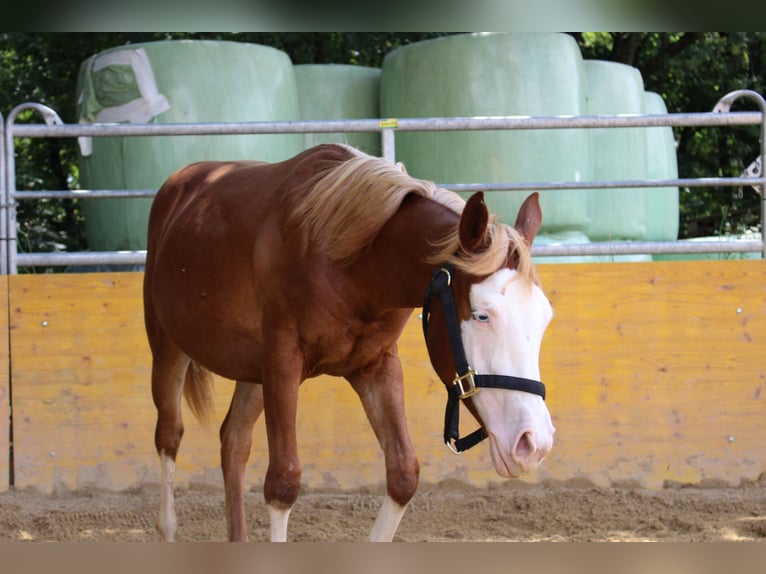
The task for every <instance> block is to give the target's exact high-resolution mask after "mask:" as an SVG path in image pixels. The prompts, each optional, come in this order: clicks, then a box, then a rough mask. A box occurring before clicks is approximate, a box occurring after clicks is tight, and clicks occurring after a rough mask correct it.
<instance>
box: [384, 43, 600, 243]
mask: <svg viewBox="0 0 766 574" xmlns="http://www.w3.org/2000/svg"><path fill="white" fill-rule="evenodd" d="M380 105H381V114H382V116H383V117H384V118H409V117H461V116H552V115H583V114H585V113H586V111H587V92H586V82H585V74H584V70H583V60H582V56H581V54H580V50H579V48H578V46H577V43H576V42H575V41H574V39H573V38H572V37H571V36H569V35H567V34H554V33H543V34H537V33H535V34H528V33H491V34H487V33H478V34H459V35H454V36H445V37H442V38H437V39H433V40H427V41H424V42H417V43H413V44H410V45H407V46H404V47H401V48H398V49H396V50H393V51H391V52H389V53H388V54H387V55H386V57H385V59H384V62H383V66H382V74H381V94H380ZM589 150H590V138H589V135H588V134H587V131H586V130H536V131H528V130H502V131H484V132H479V131H459V132H444V131H443V132H401V133H397V134H396V158H397V160H398V161H402V162H404V164H405V166H406V168H407V171H408V172H409V173H410V174H411V175H414V176H416V177H422V178H426V179H431V180H434V181H436V182H438V183H483V182H494V183H501V182H550V181H586V180H590V179H592V168H591V162H590V153H589ZM526 195H527V194H526V193H524V192H491V193H488V194H487V202H488V204H489V206H490V208H491V209H492V210H493V211H495V212H496V213H499V214H500V215H501V217H502V220H503V221H506V222H510V223H512V222H513V221H514V220H515V217H516V213H517V211H518V208H519V206H520V205H521V202H522V201H523V200H524V198H525V197H526ZM541 204H542V209H543V213H544V214H545V216H544V219H543V231H544V232H555V231H558V230H577V229H584V228H586V227H587V226H588V225H589V224H590V221H591V192H590V191H589V190H575V191H571V190H567V191H564V190H546V191H543V192H542V193H541Z"/></svg>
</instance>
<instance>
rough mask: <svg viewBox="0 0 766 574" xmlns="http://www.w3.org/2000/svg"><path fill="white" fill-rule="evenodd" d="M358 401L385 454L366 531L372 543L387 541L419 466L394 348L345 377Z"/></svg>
mask: <svg viewBox="0 0 766 574" xmlns="http://www.w3.org/2000/svg"><path fill="white" fill-rule="evenodd" d="M348 380H349V382H350V383H351V385H352V386H353V387H354V390H355V391H356V392H357V394H358V395H359V398H360V399H361V401H362V405H363V406H364V410H365V412H366V413H367V418H368V419H369V421H370V425H371V426H372V429H373V430H374V431H375V436H376V437H377V439H378V442H379V443H380V446H381V448H382V449H383V453H384V455H385V463H386V497H385V498H384V500H383V505H382V506H381V508H380V511H379V512H378V516H377V518H376V519H375V524H374V525H373V527H372V531H371V532H370V540H371V541H373V542H376V541H378V542H385V541H391V540H393V538H394V534H395V533H396V530H397V528H398V527H399V522H400V521H401V519H402V516H404V512H405V510H406V509H407V505H408V504H409V502H410V500H411V499H412V497H413V496H414V495H415V491H416V490H417V487H418V476H419V465H418V460H417V458H416V456H415V451H414V449H413V448H412V443H411V441H410V437H409V432H408V430H407V421H406V419H405V416H404V389H403V381H402V368H401V364H400V362H399V358H398V356H397V354H396V352H395V351H393V352H391V353H388V354H386V355H384V356H383V357H382V359H381V361H380V362H379V363H378V364H377V365H375V366H374V367H372V368H368V369H366V370H365V371H363V372H361V373H359V374H357V375H356V376H354V377H349V378H348Z"/></svg>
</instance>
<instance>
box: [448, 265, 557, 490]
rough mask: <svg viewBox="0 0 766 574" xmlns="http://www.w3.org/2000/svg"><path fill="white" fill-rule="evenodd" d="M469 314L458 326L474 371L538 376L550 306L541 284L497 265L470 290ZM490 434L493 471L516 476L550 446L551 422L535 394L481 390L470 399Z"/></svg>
mask: <svg viewBox="0 0 766 574" xmlns="http://www.w3.org/2000/svg"><path fill="white" fill-rule="evenodd" d="M470 299H471V308H472V310H473V311H474V316H473V317H472V318H471V319H469V320H467V321H463V323H462V325H461V331H462V337H463V344H464V345H465V351H466V358H467V359H468V362H469V364H470V365H471V366H472V367H473V369H474V370H476V372H477V373H484V374H494V375H510V376H517V377H524V378H527V379H534V380H540V345H541V344H542V339H543V334H544V333H545V329H546V327H547V326H548V323H549V322H550V320H551V318H552V317H553V310H552V308H551V304H550V302H549V301H548V299H547V298H546V297H545V295H544V294H543V292H542V290H541V289H540V287H538V286H537V285H530V284H528V283H527V282H526V281H524V280H522V279H521V278H519V277H518V274H517V272H516V271H513V270H510V269H501V270H500V271H497V272H496V273H494V274H492V275H490V276H489V277H488V278H487V279H485V280H484V281H482V282H481V283H477V284H476V285H474V286H473V287H472V288H471V293H470ZM472 400H473V403H474V405H475V406H476V410H477V411H478V413H479V416H480V417H481V419H482V421H483V423H484V427H485V428H486V430H487V432H488V434H489V438H490V452H491V455H492V461H493V464H494V465H495V470H496V471H497V472H498V474H500V475H502V476H507V477H510V476H518V475H520V474H522V473H525V472H528V471H530V470H532V469H534V468H535V467H537V465H538V464H540V462H541V461H542V459H543V457H545V455H546V454H548V452H549V451H550V449H551V447H552V446H553V433H554V432H555V429H554V428H553V423H552V422H551V416H550V413H549V412H548V408H547V407H546V405H545V401H543V400H542V398H541V397H538V396H537V395H533V394H530V393H525V392H521V391H508V390H504V389H481V392H479V393H477V394H476V395H474V396H473V398H472Z"/></svg>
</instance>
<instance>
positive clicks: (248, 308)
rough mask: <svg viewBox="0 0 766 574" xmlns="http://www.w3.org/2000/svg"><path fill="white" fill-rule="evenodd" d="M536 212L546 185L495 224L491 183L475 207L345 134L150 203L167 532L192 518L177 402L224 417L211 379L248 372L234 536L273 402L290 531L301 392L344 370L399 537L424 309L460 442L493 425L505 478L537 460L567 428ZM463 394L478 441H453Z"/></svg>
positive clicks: (231, 422)
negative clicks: (411, 342)
mask: <svg viewBox="0 0 766 574" xmlns="http://www.w3.org/2000/svg"><path fill="white" fill-rule="evenodd" d="M540 223H541V213H540V205H539V201H538V196H537V194H532V195H531V196H529V197H528V198H527V199H526V201H525V202H524V204H523V205H522V207H521V208H520V210H519V214H518V218H517V220H516V223H515V226H514V227H511V226H510V225H506V224H502V223H498V222H496V221H494V218H492V217H490V215H489V213H488V211H487V207H486V205H485V203H484V201H483V196H482V194H481V193H477V194H475V195H473V196H472V197H471V198H470V199H469V200H468V201H467V202H466V201H465V200H463V199H462V198H460V197H459V196H458V195H457V194H455V193H453V192H450V191H447V190H444V189H440V188H438V187H437V186H435V185H434V184H433V183H431V182H428V181H424V180H419V179H415V178H413V177H410V176H409V175H407V173H406V171H405V170H404V169H403V168H402V167H400V166H397V165H393V164H392V163H390V162H388V161H386V160H383V159H381V158H377V157H372V156H369V155H366V154H363V153H361V152H359V151H357V150H355V149H353V148H350V147H348V146H345V145H340V144H338V145H336V144H325V145H320V146H317V147H315V148H312V149H309V150H306V151H304V152H302V153H300V154H299V155H297V156H295V157H293V158H291V159H288V160H286V161H283V162H279V163H263V162H255V161H236V162H235V161H232V162H212V161H207V162H200V163H195V164H192V165H189V166H187V167H184V168H182V169H180V170H179V171H177V172H176V173H174V174H173V175H172V176H171V177H170V178H169V179H168V180H167V181H166V182H165V183H164V185H163V186H162V188H161V189H160V190H159V192H158V194H157V196H156V198H155V200H154V202H153V205H152V210H151V216H150V220H149V235H148V252H147V260H146V273H145V279H144V308H145V321H146V331H147V335H148V339H149V344H150V347H151V352H152V395H153V398H154V403H155V405H156V407H157V426H156V431H155V445H156V448H157V452H158V454H159V457H160V465H161V473H162V483H161V502H160V512H159V519H158V522H157V529H158V531H159V533H160V536H161V538H162V539H163V540H168V541H170V540H173V539H174V538H175V533H176V527H177V522H176V515H175V510H174V499H173V474H174V470H175V460H176V455H177V453H178V448H179V445H180V442H181V437H182V435H183V430H184V427H183V422H182V420H181V401H182V397H186V400H187V402H188V404H189V405H190V407H191V409H192V412H193V413H194V414H195V416H197V417H198V418H205V417H206V416H207V415H209V413H210V410H211V407H212V405H211V400H212V390H211V386H210V377H209V376H208V375H209V374H210V372H213V373H217V374H218V375H221V376H223V377H226V378H229V379H232V380H235V381H237V382H236V386H235V390H234V395H233V398H232V400H231V405H230V407H229V411H228V413H227V415H226V417H225V419H224V421H223V424H222V426H221V429H220V439H221V466H222V470H223V477H224V485H225V500H226V521H227V527H228V536H229V539H230V540H246V539H247V531H246V521H245V515H244V486H243V484H244V474H245V466H246V463H247V460H248V457H249V455H250V449H251V442H252V432H253V425H254V424H255V421H256V419H257V418H258V416H259V415H260V414H261V412H262V411H263V412H264V413H265V416H266V434H267V439H268V455H269V464H268V470H267V472H266V477H265V480H264V497H265V501H266V504H267V508H268V510H269V516H270V521H271V539H272V540H273V541H283V540H286V538H287V521H288V516H289V513H290V508H291V507H292V505H293V503H294V502H295V500H296V499H297V497H298V491H299V489H300V477H301V466H300V462H299V460H298V449H297V438H296V409H297V405H296V403H297V399H298V387H299V386H300V384H301V382H302V381H303V380H305V379H307V378H310V377H315V376H317V375H320V374H328V375H334V376H339V377H344V378H346V379H347V380H348V382H349V383H350V384H351V386H352V387H353V389H354V390H355V391H356V393H357V394H358V396H359V398H360V399H361V403H362V405H363V407H364V410H365V412H366V414H367V417H368V419H369V422H370V425H371V426H372V428H373V430H374V432H375V435H376V437H377V439H378V441H379V443H380V446H381V448H382V450H383V453H384V455H385V468H386V496H385V497H384V498H383V502H382V506H381V508H380V511H379V513H378V516H377V518H376V520H375V522H374V524H373V526H372V530H371V534H370V539H371V540H391V539H392V538H393V536H394V533H395V532H396V529H397V527H398V525H399V522H400V520H401V518H402V515H403V514H404V511H405V509H406V507H407V504H408V503H409V501H410V499H411V498H412V496H413V495H414V493H415V490H416V488H417V484H418V469H419V466H418V460H417V458H416V456H415V453H414V451H413V447H412V444H411V442H410V438H409V436H408V430H407V423H406V420H405V413H404V403H403V388H402V384H403V381H402V368H401V365H400V362H399V357H398V351H397V340H398V339H399V336H400V334H401V332H402V330H403V328H404V326H405V324H406V323H407V321H408V320H409V319H410V317H411V315H412V312H413V309H414V308H416V307H420V306H421V305H423V306H424V329H425V332H426V346H427V349H428V352H429V356H430V359H431V364H432V366H433V367H434V370H435V372H436V373H437V374H438V376H439V377H440V378H441V379H442V380H443V381H444V383H445V385H447V389H448V409H447V414H446V415H445V441H446V442H447V443H448V446H450V447H451V448H452V449H453V450H462V449H464V448H467V447H468V446H471V445H472V444H473V443H475V442H478V440H480V439H481V438H485V437H487V436H488V437H489V439H490V440H489V445H490V450H491V456H492V461H493V464H494V466H495V469H496V470H497V472H498V473H499V474H500V475H502V476H505V477H513V476H518V475H520V474H522V473H524V472H527V471H529V470H532V469H533V468H535V467H536V466H537V465H538V464H539V463H540V461H541V460H542V459H543V457H544V456H545V455H546V454H547V453H548V452H549V450H550V449H551V446H552V443H553V433H554V429H553V426H552V424H551V418H550V415H549V413H548V409H547V407H546V405H545V402H544V387H543V385H542V383H540V382H539V379H540V369H539V350H540V345H541V341H542V337H543V332H544V331H545V329H546V326H547V325H548V322H549V321H550V319H551V317H552V310H551V305H550V303H549V302H548V300H547V299H546V297H545V295H543V292H542V290H541V288H540V286H539V284H538V281H537V278H536V275H535V272H534V268H533V266H532V263H531V258H530V246H531V243H532V240H533V239H534V237H535V235H536V233H537V231H538V230H539V227H540ZM435 270H436V272H435V273H434V271H435ZM426 290H427V291H428V296H427V297H426V300H425V303H424V302H423V301H424V299H423V298H424V292H426ZM456 372H457V376H456ZM482 386H483V387H489V388H485V389H481V392H478V393H476V391H477V390H478V389H479V388H480V387H482ZM509 389H510V390H509ZM459 399H463V400H464V403H465V405H466V406H467V408H468V409H469V411H470V412H471V414H472V415H473V416H474V417H475V418H476V419H477V420H478V422H479V423H480V425H481V429H480V430H479V433H478V434H479V435H480V436H476V433H475V435H471V437H467V439H459V440H456V439H458V437H457V422H458V421H457V412H458V409H457V408H456V407H457V404H458V403H459V402H460V400H459ZM466 440H467V442H468V443H470V444H466V442H465V441H466ZM460 441H464V442H463V443H461V442H460Z"/></svg>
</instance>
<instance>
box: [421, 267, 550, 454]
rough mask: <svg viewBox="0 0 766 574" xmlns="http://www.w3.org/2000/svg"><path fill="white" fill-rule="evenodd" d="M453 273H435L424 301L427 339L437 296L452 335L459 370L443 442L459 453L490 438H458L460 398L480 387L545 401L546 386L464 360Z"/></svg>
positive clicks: (478, 433)
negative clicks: (484, 372) (478, 370)
mask: <svg viewBox="0 0 766 574" xmlns="http://www.w3.org/2000/svg"><path fill="white" fill-rule="evenodd" d="M452 272H453V267H452V265H449V264H447V265H445V266H444V267H441V268H440V269H437V270H436V271H434V274H433V276H432V277H431V282H430V283H429V284H428V287H426V294H425V300H424V301H423V335H424V336H426V337H427V336H428V311H429V308H430V306H431V299H432V298H433V297H437V296H438V297H439V298H440V299H441V302H442V305H443V306H444V317H445V320H446V322H447V335H448V336H449V342H450V347H451V348H452V358H453V360H454V362H455V370H456V371H457V373H456V375H455V378H454V379H453V381H452V384H451V385H447V393H448V395H447V409H446V412H445V413H444V443H445V444H446V445H447V447H448V448H449V449H450V450H451V451H452V452H454V453H455V454H459V453H461V452H463V451H464V450H468V449H469V448H471V447H472V446H475V445H477V444H478V443H479V442H481V441H482V440H484V439H485V438H487V432H486V431H485V430H484V428H479V429H478V430H476V431H474V432H472V433H471V434H469V435H468V436H466V437H464V438H459V437H460V431H459V430H458V426H459V415H460V409H459V408H458V405H459V403H460V399H466V398H468V397H470V396H471V395H474V394H476V393H477V392H479V389H480V388H481V387H488V388H495V389H508V390H511V391H524V392H526V393H532V394H534V395H538V396H540V397H542V398H543V399H545V385H543V383H541V382H540V381H535V380H532V379H525V378H522V377H510V376H506V375H480V374H477V373H476V371H474V370H473V369H472V368H471V367H470V365H469V364H468V360H467V359H466V357H465V350H464V349H463V339H462V338H461V336H460V323H459V321H458V316H457V309H456V307H455V298H454V296H453V293H452V287H451V283H452Z"/></svg>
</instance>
